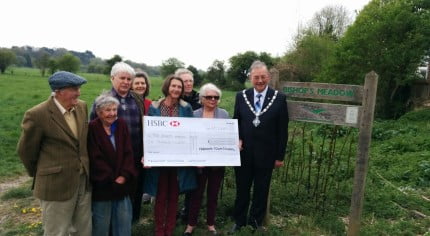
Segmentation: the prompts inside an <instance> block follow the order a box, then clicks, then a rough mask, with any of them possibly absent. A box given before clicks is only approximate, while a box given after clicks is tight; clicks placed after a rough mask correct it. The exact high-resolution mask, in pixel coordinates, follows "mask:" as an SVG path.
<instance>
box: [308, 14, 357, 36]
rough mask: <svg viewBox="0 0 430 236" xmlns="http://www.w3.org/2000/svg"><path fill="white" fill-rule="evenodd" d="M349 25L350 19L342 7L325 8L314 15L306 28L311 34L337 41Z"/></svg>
mask: <svg viewBox="0 0 430 236" xmlns="http://www.w3.org/2000/svg"><path fill="white" fill-rule="evenodd" d="M350 24H351V17H350V14H349V12H348V10H347V9H346V8H345V7H344V6H340V5H337V6H327V7H324V8H323V9H321V10H320V11H319V12H317V13H315V15H314V16H313V18H312V20H311V21H310V24H309V26H308V28H307V29H306V30H305V31H309V32H310V33H311V34H314V35H318V36H329V37H331V38H333V39H334V40H337V39H339V38H340V37H341V36H342V35H343V34H344V33H345V31H346V29H347V27H348V26H349V25H350Z"/></svg>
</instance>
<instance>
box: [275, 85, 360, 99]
mask: <svg viewBox="0 0 430 236" xmlns="http://www.w3.org/2000/svg"><path fill="white" fill-rule="evenodd" d="M279 88H280V90H281V91H282V92H284V93H285V94H286V95H287V96H288V97H296V98H312V99H325V100H333V101H345V102H355V103H360V104H361V102H362V100H363V86H359V85H347V84H327V83H311V82H288V81H287V82H286V81H282V82H279Z"/></svg>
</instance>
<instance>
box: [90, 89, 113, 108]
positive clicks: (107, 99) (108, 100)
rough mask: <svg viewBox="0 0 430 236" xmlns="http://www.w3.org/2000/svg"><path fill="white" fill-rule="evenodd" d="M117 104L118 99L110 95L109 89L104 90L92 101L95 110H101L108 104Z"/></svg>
mask: <svg viewBox="0 0 430 236" xmlns="http://www.w3.org/2000/svg"><path fill="white" fill-rule="evenodd" d="M113 104H115V105H117V106H118V105H119V101H118V99H116V98H115V97H113V96H112V94H111V93H110V91H105V92H103V93H102V94H100V96H98V97H97V98H96V100H95V101H94V105H95V108H96V111H101V110H102V109H103V108H105V107H107V106H110V105H113Z"/></svg>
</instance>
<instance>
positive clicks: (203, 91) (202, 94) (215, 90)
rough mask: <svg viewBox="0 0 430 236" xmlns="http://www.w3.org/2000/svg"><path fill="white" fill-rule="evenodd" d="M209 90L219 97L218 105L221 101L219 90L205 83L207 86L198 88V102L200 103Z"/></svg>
mask: <svg viewBox="0 0 430 236" xmlns="http://www.w3.org/2000/svg"><path fill="white" fill-rule="evenodd" d="M209 90H212V91H214V92H216V93H217V94H218V96H219V97H220V99H219V100H218V103H219V102H220V101H221V96H222V92H221V89H219V88H218V87H217V86H216V85H215V84H212V83H207V84H204V85H203V86H202V87H200V91H199V99H200V102H201V101H202V98H203V97H204V96H206V94H207V92H208V91H209Z"/></svg>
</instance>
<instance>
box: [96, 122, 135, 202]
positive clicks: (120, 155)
mask: <svg viewBox="0 0 430 236" xmlns="http://www.w3.org/2000/svg"><path fill="white" fill-rule="evenodd" d="M115 123H116V125H117V126H116V130H115V133H114V135H115V136H114V137H115V146H116V150H115V149H114V147H113V145H112V143H111V141H110V139H109V136H108V135H107V134H106V132H105V130H104V128H103V125H102V122H101V120H100V118H96V119H94V120H92V121H91V122H90V123H89V127H88V155H89V159H90V181H91V183H92V185H93V193H92V195H93V196H92V197H93V200H95V201H110V200H120V199H122V198H124V197H125V196H127V195H130V194H131V193H132V191H133V186H134V185H135V182H136V177H137V171H136V168H135V166H134V159H133V150H132V147H131V140H130V135H129V133H128V129H127V124H126V123H125V121H124V120H123V119H121V118H118V120H116V121H115ZM115 123H114V124H115ZM118 176H123V177H125V179H126V182H125V183H124V184H117V183H115V179H116V178H117V177H118Z"/></svg>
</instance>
